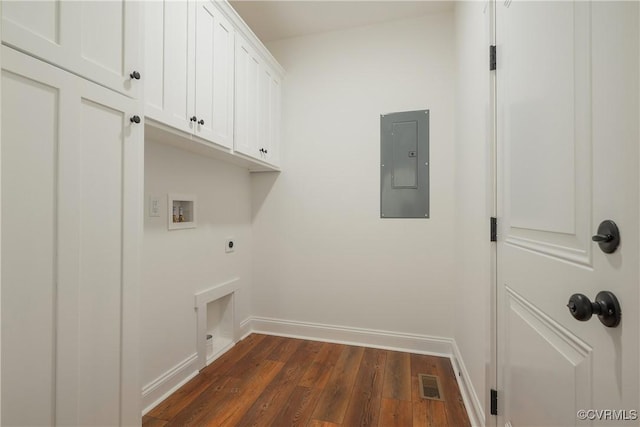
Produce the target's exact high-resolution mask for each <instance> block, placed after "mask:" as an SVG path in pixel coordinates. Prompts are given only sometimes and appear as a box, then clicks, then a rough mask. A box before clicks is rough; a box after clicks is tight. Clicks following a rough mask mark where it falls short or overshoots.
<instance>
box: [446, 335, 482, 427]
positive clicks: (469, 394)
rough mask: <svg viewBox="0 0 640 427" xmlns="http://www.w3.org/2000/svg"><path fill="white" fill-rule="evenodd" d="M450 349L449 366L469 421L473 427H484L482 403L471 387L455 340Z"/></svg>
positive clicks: (469, 378) (471, 384)
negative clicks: (451, 367) (451, 349)
mask: <svg viewBox="0 0 640 427" xmlns="http://www.w3.org/2000/svg"><path fill="white" fill-rule="evenodd" d="M452 347H453V354H452V355H451V365H452V366H453V372H454V373H455V374H456V380H458V388H459V389H460V394H461V395H462V400H463V401H464V406H465V408H467V414H468V415H469V421H470V422H471V425H472V426H474V427H475V426H479V427H484V426H485V414H484V408H483V407H482V402H480V399H478V394H477V393H476V390H475V388H474V387H473V383H472V382H471V377H470V376H469V372H468V371H467V367H466V366H465V364H464V361H463V359H462V354H460V349H459V348H458V345H457V344H456V342H455V340H454V341H453V346H452Z"/></svg>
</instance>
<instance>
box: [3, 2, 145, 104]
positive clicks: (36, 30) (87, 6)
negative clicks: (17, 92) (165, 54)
mask: <svg viewBox="0 0 640 427" xmlns="http://www.w3.org/2000/svg"><path fill="white" fill-rule="evenodd" d="M139 8H140V3H139V2H136V1H125V0H112V1H108V0H100V1H61V0H46V1H33V2H31V1H5V2H2V42H3V43H4V44H6V45H9V46H12V47H15V48H16V49H18V50H21V51H24V52H26V53H28V54H30V55H33V56H35V57H37V58H41V59H43V60H44V61H47V62H50V63H52V64H54V65H57V66H59V67H61V68H63V69H65V70H68V71H71V72H72V73H76V74H79V75H81V76H83V77H85V78H87V79H90V80H92V81H95V82H97V83H99V84H101V85H104V86H107V87H109V88H112V89H114V90H116V91H119V92H121V93H124V94H127V95H128V96H131V97H134V98H137V97H139V95H140V94H141V83H140V82H139V81H138V80H136V79H132V78H131V76H130V75H131V74H132V73H133V72H134V71H138V72H140V65H141V64H140V60H139V50H140V49H139V48H140V33H139V28H140V21H139V19H140V14H139Z"/></svg>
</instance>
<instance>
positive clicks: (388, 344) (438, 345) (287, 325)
mask: <svg viewBox="0 0 640 427" xmlns="http://www.w3.org/2000/svg"><path fill="white" fill-rule="evenodd" d="M250 324H251V328H250V329H251V331H252V332H257V333H264V334H268V335H277V336H283V337H290V338H302V339H307V340H312V341H324V342H332V343H339V344H349V345H359V346H365V347H372V348H380V349H384V350H395V351H405V352H409V353H417V354H428V355H432V356H442V357H451V355H452V354H453V353H452V349H453V339H451V338H442V337H433V336H428V335H418V334H406V333H399V332H391V331H381V330H376V329H364V328H353V327H346V326H335V325H325V324H321V323H309V322H298V321H292V320H283V319H273V318H267V317H252V318H251V321H250Z"/></svg>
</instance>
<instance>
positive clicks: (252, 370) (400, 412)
mask: <svg viewBox="0 0 640 427" xmlns="http://www.w3.org/2000/svg"><path fill="white" fill-rule="evenodd" d="M418 373H423V374H431V375H438V376H439V377H440V384H441V387H442V389H443V390H442V392H443V395H444V399H445V400H444V401H437V400H427V399H423V398H421V397H420V393H419V391H418ZM469 425H470V424H469V419H468V417H467V414H466V411H465V408H464V404H463V403H462V398H461V397H460V392H459V390H458V385H457V383H456V379H455V374H454V372H453V369H452V368H451V363H450V361H449V359H447V358H443V357H433V356H422V355H417V354H409V353H400V352H395V351H387V350H378V349H373V348H365V347H355V346H350V345H342V344H330V343H323V342H317V341H306V340H298V339H291V338H282V337H274V336H268V335H258V334H252V335H250V336H248V337H247V338H245V339H244V340H242V341H240V342H239V343H238V344H237V345H236V346H235V347H234V348H232V349H231V350H230V351H228V352H227V353H225V354H224V355H223V356H222V357H220V358H219V359H217V360H216V361H215V362H213V363H212V364H211V365H209V366H208V367H207V368H205V369H204V370H202V372H201V373H200V374H199V375H198V376H196V377H195V378H193V379H192V380H191V381H189V382H188V383H187V384H185V385H184V386H183V387H182V388H180V389H179V390H178V391H176V392H175V393H174V394H172V395H171V396H170V397H168V398H167V399H166V400H165V401H164V402H162V403H161V404H160V405H158V406H157V407H155V408H154V409H153V410H152V411H151V412H149V413H148V414H147V415H146V416H145V417H144V418H143V427H169V426H181V427H182V426H230V427H231V426H274V427H284V426H308V427H336V426H380V427H393V426H398V427H410V426H421V427H422V426H438V427H442V426H453V427H465V426H469Z"/></svg>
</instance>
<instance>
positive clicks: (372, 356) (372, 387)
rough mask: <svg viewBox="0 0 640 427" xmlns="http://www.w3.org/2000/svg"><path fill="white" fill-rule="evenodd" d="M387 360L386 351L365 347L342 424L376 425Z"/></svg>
mask: <svg viewBox="0 0 640 427" xmlns="http://www.w3.org/2000/svg"><path fill="white" fill-rule="evenodd" d="M386 362H387V351H386V350H378V349H373V348H367V349H365V350H364V353H363V355H362V362H361V363H360V369H359V370H358V375H357V377H356V382H355V384H354V387H353V393H352V394H351V399H350V400H349V406H348V407H347V412H346V413H345V417H344V420H343V421H342V424H343V425H346V426H361V427H364V426H374V427H375V426H377V425H378V417H379V416H380V399H381V398H382V387H383V380H384V376H385V368H386Z"/></svg>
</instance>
